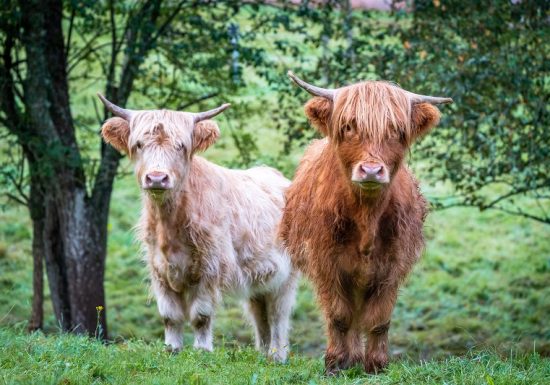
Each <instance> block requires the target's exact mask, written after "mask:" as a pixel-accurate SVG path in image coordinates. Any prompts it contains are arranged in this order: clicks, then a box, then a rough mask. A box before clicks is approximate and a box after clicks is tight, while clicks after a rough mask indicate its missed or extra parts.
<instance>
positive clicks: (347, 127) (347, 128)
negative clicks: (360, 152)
mask: <svg viewBox="0 0 550 385" xmlns="http://www.w3.org/2000/svg"><path fill="white" fill-rule="evenodd" d="M344 133H345V134H346V135H351V134H353V127H352V126H351V125H350V124H346V125H345V126H344Z"/></svg>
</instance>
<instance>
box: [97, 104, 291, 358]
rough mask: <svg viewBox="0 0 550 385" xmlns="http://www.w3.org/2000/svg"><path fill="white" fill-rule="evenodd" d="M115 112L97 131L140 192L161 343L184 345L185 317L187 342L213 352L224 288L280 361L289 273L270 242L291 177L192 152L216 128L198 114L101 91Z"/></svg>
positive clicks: (285, 348)
mask: <svg viewBox="0 0 550 385" xmlns="http://www.w3.org/2000/svg"><path fill="white" fill-rule="evenodd" d="M99 97H100V99H101V101H102V102H103V103H104V104H105V106H106V108H107V109H108V110H109V111H111V112H112V113H113V114H114V115H116V117H114V118H111V119H109V120H107V121H106V122H105V124H104V125H103V128H102V135H103V138H104V139H105V141H106V142H108V143H110V144H111V145H112V146H114V147H115V148H116V149H117V150H118V151H121V152H124V153H126V154H128V156H129V158H130V159H131V161H132V162H133V163H134V164H135V174H136V176H137V180H138V183H139V185H140V187H141V189H142V190H143V212H142V216H141V219H140V222H139V224H138V229H139V230H138V234H139V238H140V240H141V241H142V242H143V245H144V246H145V249H146V258H147V265H148V268H149V272H150V275H151V282H152V288H153V291H154V294H155V297H156V300H157V304H158V309H159V312H160V315H161V316H162V317H163V319H164V324H165V343H166V345H167V346H168V348H169V349H171V350H174V351H177V350H179V349H181V348H182V343H183V335H182V331H183V324H184V321H186V320H188V321H189V322H190V323H191V325H192V327H193V330H194V335H195V342H194V347H195V348H201V349H205V350H209V351H210V350H212V348H213V341H212V321H213V316H214V310H215V307H216V304H217V303H219V302H220V300H221V297H222V294H223V293H234V294H236V295H237V296H239V297H240V298H242V299H244V300H246V305H247V308H248V310H249V313H250V315H251V319H252V321H253V324H254V326H255V331H256V347H257V348H258V349H259V350H261V351H264V352H265V353H267V354H268V355H269V356H270V357H271V358H273V359H274V360H276V361H284V360H286V357H287V353H288V328H289V317H290V312H291V308H292V304H293V301H294V295H295V290H296V280H297V273H296V272H295V271H293V270H292V267H291V263H290V259H289V257H288V255H287V254H286V253H285V252H284V251H283V249H282V248H281V245H280V244H279V241H278V240H277V226H278V223H279V221H280V218H281V211H282V209H283V206H284V191H285V189H286V188H287V187H288V186H289V184H290V182H289V181H288V180H287V179H286V178H284V177H283V176H282V175H281V174H280V173H279V172H278V171H277V170H274V169H271V168H268V167H256V168H253V169H250V170H229V169H226V168H223V167H220V166H217V165H215V164H213V163H211V162H209V161H207V160H205V159H203V158H201V157H199V156H197V155H196V153H197V152H199V151H203V150H205V149H206V148H208V147H209V146H210V145H211V144H212V143H214V142H215V141H216V139H217V138H218V136H219V129H218V126H217V125H216V123H214V122H213V121H211V120H208V119H210V118H212V117H214V116H215V115H217V114H219V113H221V112H222V111H223V110H225V109H226V108H227V107H228V106H229V105H227V104H226V105H223V106H221V107H218V108H216V109H214V110H210V111H206V112H201V113H188V112H176V111H168V110H150V111H133V110H127V109H123V108H120V107H118V106H116V105H114V104H112V103H111V102H109V101H108V100H107V99H105V98H104V97H103V96H101V95H99Z"/></svg>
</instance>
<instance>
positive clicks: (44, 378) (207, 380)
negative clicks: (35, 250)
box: [0, 329, 550, 385]
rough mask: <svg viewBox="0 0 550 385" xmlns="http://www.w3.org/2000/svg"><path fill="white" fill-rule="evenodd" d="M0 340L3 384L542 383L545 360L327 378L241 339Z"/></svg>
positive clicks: (10, 335)
mask: <svg viewBox="0 0 550 385" xmlns="http://www.w3.org/2000/svg"><path fill="white" fill-rule="evenodd" d="M0 342H2V354H1V355H0V369H1V371H0V381H2V382H3V383H5V384H41V385H42V384H64V385H69V384H79V385H80V384H99V383H109V384H129V383H131V384H176V383H177V384H251V385H252V384H273V385H275V384H310V385H313V384H442V383H445V384H482V383H486V384H488V385H493V384H544V383H546V381H547V380H548V378H549V377H550V366H549V365H548V362H547V360H545V359H543V358H541V357H540V356H539V355H538V354H536V353H531V354H517V353H516V352H511V353H510V354H509V355H508V356H499V355H497V354H495V353H494V352H490V351H482V352H477V353H470V354H468V355H466V356H464V357H451V358H447V359H442V360H438V361H430V362H422V363H420V364H419V363H417V362H414V361H407V360H399V361H397V362H393V363H391V364H390V366H389V367H388V369H387V370H386V371H385V372H384V373H383V374H380V375H377V376H372V375H365V374H364V373H362V372H361V371H360V370H358V369H356V368H354V369H350V370H347V371H345V372H344V373H343V374H342V375H340V376H338V377H336V378H334V377H333V378H327V377H324V376H323V375H322V373H323V363H322V360H321V359H318V358H315V359H313V358H306V357H303V356H300V355H293V356H292V357H291V358H290V360H289V362H288V363H287V364H284V365H281V364H273V363H270V362H267V361H266V360H265V359H264V358H263V357H261V356H259V355H258V354H256V352H255V351H253V350H252V349H250V348H248V347H239V348H234V347H226V346H221V347H219V348H217V349H216V350H215V352H213V353H204V352H197V351H194V350H191V349H185V350H184V351H182V352H181V353H180V354H178V355H170V354H169V353H166V352H165V351H164V348H163V346H162V345H161V344H160V343H159V342H157V343H150V344H148V343H144V342H142V341H127V342H123V343H119V344H116V345H108V346H104V345H102V344H101V343H99V342H97V341H94V340H90V339H88V338H84V337H76V336H72V335H59V336H55V337H45V336H44V335H43V334H41V333H35V334H33V335H24V333H22V332H17V331H14V330H13V329H0Z"/></svg>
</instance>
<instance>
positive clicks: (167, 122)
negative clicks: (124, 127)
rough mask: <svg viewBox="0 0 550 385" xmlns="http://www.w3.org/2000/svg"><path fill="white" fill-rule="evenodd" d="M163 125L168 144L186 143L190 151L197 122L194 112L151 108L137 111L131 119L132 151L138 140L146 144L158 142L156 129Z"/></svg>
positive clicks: (130, 146)
mask: <svg viewBox="0 0 550 385" xmlns="http://www.w3.org/2000/svg"><path fill="white" fill-rule="evenodd" d="M159 124H161V125H162V130H163V131H164V134H165V138H166V140H167V144H169V145H171V146H173V147H176V146H177V145H179V144H184V145H185V147H186V148H187V149H188V150H189V151H190V150H191V146H192V140H193V128H194V126H195V122H194V119H193V114H191V113H188V112H179V111H169V110H151V111H137V112H136V113H135V115H134V116H132V120H131V121H130V138H129V140H128V147H129V148H130V152H132V149H133V148H134V147H135V145H136V143H137V142H138V141H141V142H143V145H144V146H147V145H150V144H154V143H156V138H157V135H156V130H158V128H157V127H158V125H159Z"/></svg>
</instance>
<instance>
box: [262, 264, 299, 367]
mask: <svg viewBox="0 0 550 385" xmlns="http://www.w3.org/2000/svg"><path fill="white" fill-rule="evenodd" d="M297 282H298V274H297V273H291V274H290V277H289V278H288V280H287V281H286V282H285V283H284V284H283V285H282V286H280V287H279V288H278V289H277V290H275V291H273V292H271V293H268V294H267V295H266V305H267V319H268V323H269V328H270V331H271V336H270V337H271V341H270V343H269V352H268V356H269V357H270V358H271V359H273V360H274V361H277V362H285V361H286V359H287V356H288V352H289V348H290V346H289V341H288V329H289V323H290V314H291V312H292V306H293V305H294V299H295V297H296V285H297Z"/></svg>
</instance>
